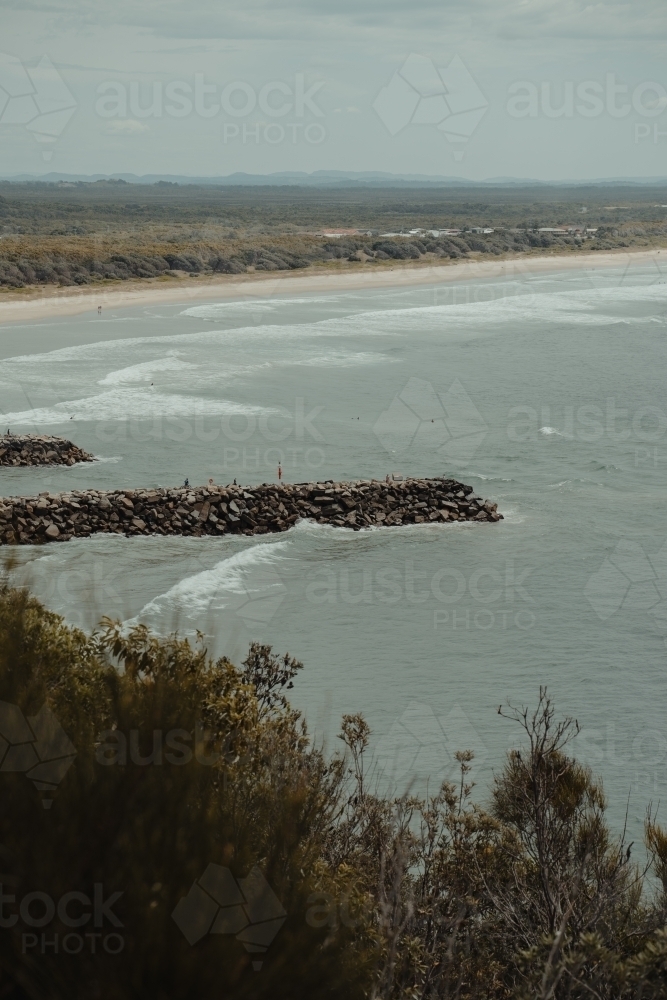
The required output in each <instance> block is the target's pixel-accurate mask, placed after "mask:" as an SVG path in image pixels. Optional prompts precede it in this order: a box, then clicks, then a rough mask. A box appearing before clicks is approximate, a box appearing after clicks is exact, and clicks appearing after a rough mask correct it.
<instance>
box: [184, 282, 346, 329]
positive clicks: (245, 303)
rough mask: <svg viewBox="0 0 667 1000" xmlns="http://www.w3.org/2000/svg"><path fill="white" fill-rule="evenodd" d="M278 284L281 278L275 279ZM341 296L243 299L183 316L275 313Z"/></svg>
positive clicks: (192, 310)
mask: <svg viewBox="0 0 667 1000" xmlns="http://www.w3.org/2000/svg"><path fill="white" fill-rule="evenodd" d="M275 280H276V283H277V282H278V281H280V278H277V279H275ZM337 298H339V296H332V295H327V296H312V297H309V298H295V299H277V298H274V299H268V300H267V299H264V298H263V299H261V300H259V299H243V300H241V301H239V300H236V301H234V300H233V299H232V300H229V301H226V302H210V303H207V304H206V305H201V306H190V307H189V308H188V309H184V310H183V311H182V312H181V313H180V315H181V316H193V317H195V318H196V319H211V320H216V319H221V318H223V317H225V316H227V314H228V313H230V312H251V313H253V312H266V313H269V312H275V310H276V309H278V308H279V307H280V306H295V305H296V306H300V305H321V304H322V303H325V302H335V301H336V299H337Z"/></svg>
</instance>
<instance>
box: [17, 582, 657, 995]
mask: <svg viewBox="0 0 667 1000" xmlns="http://www.w3.org/2000/svg"><path fill="white" fill-rule="evenodd" d="M300 668H301V664H299V663H298V662H297V661H295V660H294V659H292V658H291V657H289V656H287V655H286V656H283V657H277V656H276V655H275V654H274V653H273V652H272V650H271V649H270V647H268V646H261V645H258V644H253V645H252V646H251V648H250V652H249V655H248V657H247V659H246V661H245V663H244V664H243V665H242V666H241V667H236V666H234V665H233V664H232V663H230V662H229V661H228V660H226V659H224V658H223V659H220V660H217V661H212V660H211V659H210V657H209V656H208V655H207V653H206V650H205V649H204V648H203V646H202V645H201V642H199V643H196V644H194V645H191V644H190V643H188V642H187V641H186V640H184V639H181V638H179V637H178V636H171V637H168V638H165V639H160V638H158V637H156V636H155V635H153V634H151V633H150V632H149V631H148V630H146V629H145V628H143V627H138V628H135V629H133V630H131V631H129V632H128V631H126V630H123V629H121V627H120V626H119V625H118V624H114V623H112V622H110V621H104V622H103V623H102V626H101V628H100V631H99V632H98V633H96V634H94V635H93V636H89V635H86V634H84V633H83V632H81V631H78V630H76V629H73V628H70V627H69V626H67V625H66V624H65V623H64V622H63V620H62V619H61V618H60V617H59V616H57V615H55V614H53V613H51V612H49V611H47V610H46V609H44V608H43V607H42V606H41V605H40V604H39V603H38V602H37V601H36V600H35V599H34V598H32V597H31V596H30V595H29V594H28V593H27V592H25V591H23V590H17V589H12V588H10V587H9V586H7V585H4V586H2V588H0V698H1V699H2V703H3V704H1V705H0V709H1V711H0V728H2V729H3V734H4V736H5V738H6V740H7V741H8V742H9V743H10V744H12V746H10V748H9V750H7V747H6V745H5V744H3V745H2V751H3V753H5V752H9V751H10V750H12V747H14V744H18V743H19V742H20V740H19V737H20V734H18V735H17V731H16V729H14V730H12V731H11V732H10V731H9V729H11V725H10V722H11V720H13V723H12V724H16V718H17V716H16V713H17V712H18V713H19V714H20V718H22V719H24V720H26V719H27V720H29V721H30V722H31V725H32V726H33V730H34V732H35V739H37V740H38V738H39V736H40V734H39V732H38V730H39V724H38V722H37V721H35V720H37V719H39V718H43V716H40V711H41V710H42V707H43V706H44V705H47V706H48V707H49V709H50V711H51V712H52V713H53V716H54V717H55V718H56V719H57V720H58V722H59V724H60V725H61V726H62V728H63V730H64V732H65V733H66V734H67V737H68V738H69V740H70V741H71V744H72V745H73V747H74V750H75V753H76V756H75V757H74V759H73V761H71V762H70V766H69V767H68V769H67V770H66V773H64V774H63V775H62V779H61V780H60V781H59V783H58V784H57V788H55V790H54V789H53V788H50V790H49V789H47V788H46V787H45V786H46V784H48V783H45V782H44V781H42V782H40V781H36V780H34V779H32V780H31V779H30V774H31V773H34V772H31V771H30V770H26V767H23V769H21V768H20V767H18V766H17V767H16V769H15V770H14V771H12V770H8V769H7V768H6V767H5V766H4V765H3V773H0V782H1V787H2V798H1V799H0V802H1V803H2V806H1V809H0V850H1V852H2V883H3V889H2V893H3V895H2V912H1V913H0V924H1V927H0V989H1V990H2V995H3V996H6V997H10V998H31V1000H41V998H61V997H62V998H64V997H67V998H68V1000H69V998H71V997H99V998H113V1000H116V998H118V1000H120V998H123V1000H124V998H130V997H142V998H148V997H151V998H152V997H155V998H167V997H182V996H198V997H202V998H204V1000H205V998H207V997H214V996H215V997H219V996H225V997H229V998H236V997H238V998H257V1000H259V998H264V997H266V998H269V997H272V998H275V997H277V998H281V997H285V998H287V997H289V998H299V997H303V998H306V997H308V998H311V997H332V998H335V997H341V998H343V997H344V998H346V1000H351V998H355V997H359V998H362V997H369V998H373V1000H407V998H470V1000H473V998H497V1000H501V998H502V1000H504V998H510V997H519V998H522V997H525V998H529V997H530V998H541V1000H547V998H556V1000H561V998H562V1000H565V998H573V1000H575V998H576V1000H578V998H582V1000H583V998H584V997H586V998H589V997H597V998H603V1000H612V998H613V1000H618V998H627V1000H630V998H632V1000H640V998H641V1000H646V998H658V997H664V996H665V995H666V994H667V935H666V934H665V931H664V925H665V920H666V918H667V897H666V895H665V893H666V891H667V834H665V833H664V832H663V831H662V830H661V829H660V827H658V826H657V825H656V824H655V823H654V822H653V821H652V819H651V818H650V817H649V818H648V819H647V824H646V841H647V848H648V852H649V859H650V862H649V864H650V868H651V873H650V874H649V872H648V871H644V870H640V868H639V867H638V866H637V865H636V864H635V862H634V861H633V859H632V855H631V851H630V848H629V847H628V846H627V845H626V844H625V843H624V842H623V839H622V838H621V839H615V838H614V836H613V835H612V833H611V831H610V830H609V828H608V825H607V823H606V820H605V800H604V794H603V792H602V788H601V786H600V783H599V782H598V781H597V780H596V779H595V778H594V777H593V776H592V775H591V774H590V772H589V771H588V770H587V769H585V768H584V767H582V766H581V765H579V764H578V763H577V762H576V760H575V759H574V758H573V757H572V755H571V753H570V739H571V737H572V736H573V735H574V733H575V732H576V723H574V722H573V721H572V720H568V719H565V720H562V721H559V720H558V719H557V718H556V716H555V714H554V710H553V707H552V705H551V703H550V701H549V699H548V698H547V696H546V693H545V692H541V693H540V697H539V701H538V705H537V708H536V709H535V711H534V712H529V711H527V710H523V709H522V710H513V709H511V708H508V709H502V710H501V711H502V712H503V714H505V715H506V716H508V717H510V718H512V719H514V720H515V721H516V722H517V723H518V725H519V727H521V729H522V731H523V736H524V739H523V745H522V749H521V750H516V751H513V752H512V753H510V755H509V756H508V758H507V760H506V761H505V762H504V764H503V762H499V765H500V767H501V770H500V771H499V773H498V774H497V777H496V780H495V784H494V787H493V789H492V793H491V800H490V804H489V806H488V808H482V807H481V806H480V805H478V804H475V803H474V802H473V800H472V797H471V792H472V789H471V786H470V784H469V781H468V777H469V774H470V767H471V754H470V753H469V752H467V751H466V749H465V748H461V752H460V753H459V754H458V761H459V765H460V780H459V781H458V783H455V784H451V783H445V784H444V785H443V786H442V788H440V789H439V790H438V792H437V794H435V795H433V796H431V797H428V798H423V797H420V796H418V795H413V794H410V793H409V792H408V793H406V794H403V795H399V796H391V795H387V794H383V793H382V792H381V791H380V790H379V788H380V785H379V784H378V782H377V780H376V777H377V776H376V775H375V772H374V769H373V764H372V759H371V754H370V731H369V729H368V726H367V724H366V722H365V721H364V719H363V718H362V717H361V716H346V717H344V719H343V723H342V730H341V740H342V743H341V752H340V753H337V754H333V755H330V754H326V753H324V752H323V751H322V750H321V749H319V748H318V747H316V746H314V745H313V743H312V741H311V740H310V738H309V735H308V731H307V728H306V726H305V722H304V720H303V719H302V718H301V716H300V715H299V713H298V712H296V711H294V710H293V709H292V708H291V707H290V704H289V701H288V697H287V693H288V691H289V688H290V687H291V685H292V682H293V678H294V677H295V675H296V674H297V672H298V671H299V669H300ZM7 706H17V707H16V708H15V709H12V710H11V711H10V709H9V708H8V707H7ZM12 711H13V712H14V715H12ZM54 732H55V730H54V729H53V726H52V727H51V729H50V730H49V732H48V733H47V734H46V738H45V740H46V744H48V743H49V740H50V741H51V745H52V744H53V741H54V738H55V737H54V735H53V734H54ZM49 733H50V735H49ZM42 737H43V738H44V731H43V732H42ZM38 742H39V740H38ZM35 745H37V743H35ZM44 745H45V743H44V739H43V741H42V744H40V746H41V750H40V754H41V755H42V757H44V753H45V752H44ZM23 746H24V747H25V736H23ZM22 752H23V751H22ZM46 756H48V754H46ZM3 759H5V760H6V758H3ZM21 759H23V760H25V758H21ZM15 760H18V758H15ZM40 773H41V772H40ZM52 784H53V782H52ZM35 785H36V786H38V787H35ZM43 799H44V800H45V801H48V802H51V805H50V808H48V809H45V808H43V807H42V800H43ZM211 864H212V865H214V866H216V865H217V866H220V868H216V869H215V871H217V872H218V873H219V872H220V871H222V870H223V869H227V870H229V872H231V875H230V876H229V877H230V878H232V876H233V879H235V880H236V883H233V884H235V885H236V886H237V887H238V886H244V885H245V886H246V891H247V882H244V881H243V880H247V879H248V876H249V873H251V872H253V871H255V869H257V870H259V871H260V872H261V873H262V877H263V878H265V879H266V881H267V882H268V884H269V885H270V887H271V889H272V890H273V893H274V894H275V898H277V900H279V903H278V904H277V905H278V911H276V910H275V906H274V910H273V911H272V913H273V916H274V917H275V913H276V912H279V913H280V914H282V916H281V917H280V919H279V920H278V921H277V923H276V924H275V926H274V925H272V930H271V934H272V935H273V936H272V939H271V940H270V941H268V945H267V948H268V950H265V951H262V952H261V953H260V952H259V951H257V950H255V951H253V950H252V948H251V949H250V951H248V950H246V948H245V947H244V946H243V940H247V938H246V939H244V938H243V937H241V939H237V934H236V931H237V929H238V922H237V923H236V924H235V923H234V920H235V919H236V917H238V915H239V907H238V905H237V904H238V901H235V900H234V899H232V898H230V899H228V900H226V903H227V904H229V905H228V906H227V909H225V905H226V903H225V900H223V901H222V903H220V901H219V900H218V903H219V904H220V905H219V906H218V904H217V903H211V905H212V907H213V909H214V910H217V912H218V916H217V917H216V918H215V919H216V920H218V918H219V915H220V913H221V912H222V911H223V910H224V912H225V918H224V920H223V925H222V926H221V927H218V930H219V931H220V933H216V932H211V933H207V931H208V930H209V925H210V923H211V921H212V920H213V915H212V914H209V916H206V914H205V913H203V912H202V911H197V912H195V916H194V917H193V911H192V910H190V911H188V913H189V916H188V919H189V920H190V921H191V922H190V924H188V923H187V920H186V921H185V922H183V921H182V920H181V922H180V924H179V922H178V921H177V920H176V919H174V918H173V917H172V914H174V913H175V912H176V913H177V914H180V913H181V911H182V909H183V905H184V904H182V903H181V901H182V900H183V899H184V898H192V897H189V896H188V894H189V893H191V891H192V887H193V885H194V884H195V883H196V882H197V881H198V880H199V881H201V880H202V875H203V873H204V872H205V871H206V870H207V867H208V866H209V865H211ZM233 879H232V882H233ZM95 886H98V887H101V888H99V892H100V893H101V894H102V895H101V898H102V899H103V900H104V901H106V902H107V903H108V904H109V906H108V911H105V910H104V906H103V905H102V904H100V907H99V908H98V909H99V913H98V911H97V909H96V910H94V913H95V916H96V917H97V916H99V917H100V921H99V923H96V922H95V919H92V918H90V919H89V922H88V923H87V924H86V922H85V915H86V911H87V905H86V902H85V901H86V900H90V899H92V898H97V897H96V896H95V893H96V892H97V891H98V890H96V889H95V888H94V887H95ZM656 886H657V888H656ZM197 891H198V890H197ZM235 891H236V890H235ZM116 893H119V894H121V895H119V896H115V895H114V894H116ZM31 894H35V895H32V896H31ZM68 894H69V896H68ZM65 897H67V899H66V902H65V903H63V899H65ZM272 898H273V897H272ZM267 899H268V897H266V896H265V897H263V903H262V905H264V904H265V903H266V902H267ZM49 900H53V901H54V904H53V906H52V907H51V909H49ZM209 901H210V900H209ZM246 902H247V897H246ZM179 906H180V907H181V910H179ZM220 907H222V910H221V909H220ZM235 907H236V908H235ZM186 909H187V907H186ZM195 909H196V908H195ZM260 909H261V907H260ZM232 911H233V913H232ZM197 913H198V914H199V915H198V916H197ZM109 914H113V918H114V919H112V918H111V916H110V915H109ZM234 914H236V917H234V919H232V918H233V915H234ZM241 916H243V915H241ZM269 916H271V914H269ZM79 917H80V918H81V922H79V923H77V918H79ZM89 917H90V914H89ZM14 918H16V919H14ZM193 919H194V921H195V924H197V920H199V924H197V926H195V927H194V930H193V925H192V920H193ZM249 919H250V923H251V924H252V926H253V927H254V926H255V925H258V923H261V922H262V919H264V920H266V912H265V913H264V914H262V913H259V915H258V913H257V912H254V911H253V912H251V913H250V918H249ZM114 920H115V921H117V922H115V923H114ZM207 921H208V922H207ZM202 922H203V923H202ZM241 922H242V921H241ZM246 922H247V921H246ZM200 925H201V926H200ZM213 926H214V927H215V924H214V925H213ZM183 927H185V930H183ZM202 927H203V930H202ZM93 930H94V931H95V932H96V933H97V938H96V939H95V943H96V951H95V953H94V954H93V953H92V952H91V943H90V942H89V941H88V940H87V936H91V937H93V938H94V934H92V933H91V932H93ZM274 931H275V933H274ZM110 932H113V933H114V934H115V935H116V938H115V939H114V942H115V941H116V940H117V939H120V940H121V941H122V950H120V951H119V952H118V953H117V954H113V953H110V951H109V950H107V949H106V948H105V941H106V935H107V933H110ZM67 934H69V935H70V938H68V940H69V947H70V953H68V951H67V948H65V947H64V941H65V938H66V936H67ZM26 935H27V936H26ZM72 935H73V937H72ZM77 936H80V937H81V938H82V939H83V940H84V945H83V947H82V948H81V949H80V950H79V951H78V952H76V953H75V951H74V946H73V944H72V941H73V940H75V939H76V937H77ZM188 937H189V938H191V939H192V940H194V939H196V940H194V943H191V941H189V940H188V939H187V938H188ZM267 940H268V939H267ZM43 941H45V942H46V944H45V945H43V944H42V942H43ZM49 942H51V944H49ZM54 942H56V944H54ZM111 950H112V951H113V949H111ZM260 961H261V968H259V969H258V971H256V970H255V969H254V968H253V962H254V963H255V964H257V965H259V964H260Z"/></svg>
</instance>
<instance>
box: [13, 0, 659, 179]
mask: <svg viewBox="0 0 667 1000" xmlns="http://www.w3.org/2000/svg"><path fill="white" fill-rule="evenodd" d="M0 16H1V19H2V21H1V23H2V34H1V35H0V52H1V53H2V56H1V57H0V175H2V176H11V175H13V174H17V173H33V174H39V173H46V172H48V171H54V170H55V171H58V172H64V173H81V174H92V173H114V172H132V173H136V174H148V173H160V174H184V175H191V176H195V175H197V176H202V175H206V176H220V175H225V174H230V173H233V172H235V171H245V172H248V173H259V174H263V173H272V172H276V171H293V170H298V171H307V172H311V171H313V170H353V171H374V170H380V171H388V172H391V173H400V174H406V173H412V174H426V175H438V176H458V177H465V178H470V179H475V180H482V179H485V178H491V177H515V178H539V179H542V180H566V179H579V178H580V179H592V178H604V177H637V178H641V177H656V176H660V177H665V176H667V168H666V164H667V61H666V60H665V41H666V35H667V4H666V3H665V0H630V2H628V3H617V2H612V0H601V2H597V3H585V2H583V0H277V2H276V0H273V2H267V0H242V2H240V0H234V2H233V3H232V2H229V0H113V2H111V0H2V2H0Z"/></svg>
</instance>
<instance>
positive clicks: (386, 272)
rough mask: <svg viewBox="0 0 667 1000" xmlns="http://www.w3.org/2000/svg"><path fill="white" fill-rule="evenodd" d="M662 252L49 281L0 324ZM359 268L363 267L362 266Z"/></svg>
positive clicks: (467, 277)
mask: <svg viewBox="0 0 667 1000" xmlns="http://www.w3.org/2000/svg"><path fill="white" fill-rule="evenodd" d="M661 253H662V254H663V255H664V258H665V259H667V247H661V248H659V249H658V248H654V249H651V250H632V251H627V250H613V251H604V252H595V254H593V253H592V252H589V253H586V254H582V253H572V254H558V255H556V254H554V255H551V254H539V255H531V256H512V257H495V258H493V259H492V260H487V259H474V258H469V259H467V260H458V261H449V262H448V263H446V264H430V263H421V262H420V263H418V264H413V265H399V266H397V265H395V264H392V265H391V266H384V265H379V266H378V265H365V264H362V265H358V266H357V267H349V268H348V267H346V268H344V269H343V268H338V269H336V270H334V269H333V268H332V269H330V270H328V271H325V269H324V268H319V269H317V270H315V268H309V269H307V271H306V272H305V273H304V271H301V270H299V271H280V272H278V274H277V275H276V274H275V273H272V272H268V273H267V272H262V273H257V272H254V273H250V274H245V275H233V276H229V277H227V278H220V277H215V278H205V279H198V278H194V279H193V278H177V277H169V278H157V279H152V278H146V279H138V280H129V281H123V282H117V283H114V284H113V285H95V286H90V285H88V286H85V287H84V288H77V289H76V290H74V289H72V288H69V287H68V288H63V289H60V290H57V291H56V290H55V289H54V288H53V287H52V286H51V287H46V288H43V289H42V288H40V289H39V290H37V289H34V290H33V289H30V290H29V291H27V292H24V293H21V292H7V293H6V294H5V293H2V294H0V326H2V325H3V324H15V323H22V322H26V321H30V320H35V319H49V318H53V317H56V316H76V315H80V314H81V313H85V312H88V310H90V311H93V310H94V311H95V312H96V311H97V308H98V306H102V309H103V310H104V309H105V308H107V309H108V308H115V309H122V308H129V307H132V306H148V305H156V304H171V305H177V304H179V303H183V304H184V305H191V304H192V303H194V302H198V301H205V300H207V299H209V300H210V299H255V298H273V297H275V296H278V295H282V294H291V293H300V294H307V293H309V292H310V293H322V292H324V293H332V292H343V291H350V290H362V289H374V288H375V289H377V288H387V287H390V288H397V287H409V286H418V285H433V284H439V283H442V282H454V281H473V280H485V279H487V280H488V279H492V278H503V277H506V278H511V279H512V280H517V279H520V278H521V277H522V276H527V275H537V274H549V273H553V272H555V271H561V270H568V269H574V268H578V269H583V270H598V269H604V268H609V267H622V266H623V265H624V264H625V265H626V266H627V267H628V268H629V267H631V266H632V265H640V264H643V263H647V262H648V261H650V260H652V259H654V258H656V257H657V256H658V255H659V254H661ZM362 268H366V270H362Z"/></svg>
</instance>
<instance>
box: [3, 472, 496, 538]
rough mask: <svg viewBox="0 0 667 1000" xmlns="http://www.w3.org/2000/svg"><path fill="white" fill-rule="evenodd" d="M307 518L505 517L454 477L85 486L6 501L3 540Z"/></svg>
mask: <svg viewBox="0 0 667 1000" xmlns="http://www.w3.org/2000/svg"><path fill="white" fill-rule="evenodd" d="M301 518H307V519H312V520H314V521H317V522H318V523H320V524H331V525H335V526H337V527H340V528H351V529H352V530H354V531H358V530H359V529H361V528H369V527H393V526H396V525H401V524H428V523H434V522H435V523H446V522H452V521H475V522H483V521H491V522H493V521H500V520H501V519H502V514H499V513H498V511H497V506H496V504H495V503H492V502H491V501H489V500H483V499H482V498H481V497H477V496H474V494H473V489H472V486H466V485H464V484H463V483H459V482H457V481H456V480H454V479H406V480H401V481H400V482H397V481H391V482H389V483H387V482H385V481H378V480H371V481H356V482H350V483H334V482H324V483H295V484H290V483H280V484H276V483H265V484H263V485H261V486H252V487H241V486H226V487H222V486H209V487H207V488H200V487H196V488H195V487H192V488H189V487H183V488H181V489H155V490H149V489H144V490H119V491H114V492H106V491H99V490H84V491H80V492H72V493H60V494H57V495H55V494H50V493H41V494H40V495H39V496H37V497H9V498H5V499H0V544H5V545H8V544H19V545H35V544H40V543H44V542H54V541H68V540H69V539H70V538H86V537H88V536H89V535H92V534H95V533H96V532H106V533H109V532H112V533H115V534H123V535H155V534H158V535H195V536H197V535H214V536H219V535H224V534H245V535H259V534H264V533H266V532H277V531H287V529H288V528H290V527H291V526H292V525H293V524H295V523H296V521H298V520H299V519H301Z"/></svg>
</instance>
